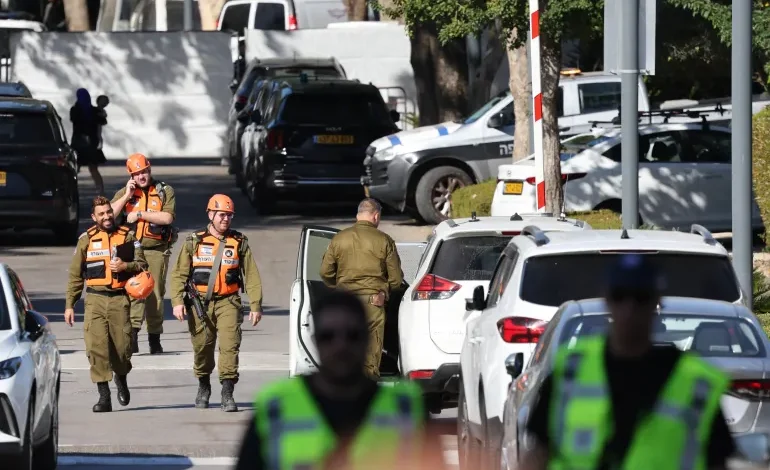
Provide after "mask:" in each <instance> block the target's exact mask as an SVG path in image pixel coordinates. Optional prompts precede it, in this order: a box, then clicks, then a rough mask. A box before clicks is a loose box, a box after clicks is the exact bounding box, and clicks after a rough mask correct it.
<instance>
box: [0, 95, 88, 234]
mask: <svg viewBox="0 0 770 470" xmlns="http://www.w3.org/2000/svg"><path fill="white" fill-rule="evenodd" d="M0 149H1V150H0V229H10V228H13V229H15V230H24V229H29V228H50V229H51V230H53V232H54V235H55V239H56V242H57V243H61V244H65V245H70V244H72V245H74V244H75V243H76V242H77V239H78V236H79V235H80V232H79V231H78V218H79V205H78V204H79V199H80V196H79V192H78V179H77V173H78V171H77V156H76V155H75V152H74V151H73V150H72V149H71V148H70V146H69V143H68V142H67V136H66V135H65V133H64V128H63V126H62V123H61V119H60V118H59V115H58V114H57V112H56V110H55V109H54V107H53V105H52V104H51V103H50V102H48V101H41V100H35V99H30V98H2V97H0Z"/></svg>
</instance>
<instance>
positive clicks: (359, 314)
mask: <svg viewBox="0 0 770 470" xmlns="http://www.w3.org/2000/svg"><path fill="white" fill-rule="evenodd" d="M335 308H336V309H340V310H345V311H347V312H350V314H351V316H353V317H355V319H356V321H357V322H360V324H361V325H366V310H365V309H364V304H363V303H361V300H360V299H359V298H358V297H356V296H355V295H353V294H351V293H350V292H347V291H343V290H334V291H332V292H329V293H327V294H326V295H323V296H322V297H321V298H320V299H318V302H317V303H316V305H315V307H314V308H313V309H312V311H311V315H312V316H313V324H314V325H317V324H318V319H319V318H320V317H321V316H322V315H323V312H324V311H325V310H331V309H335Z"/></svg>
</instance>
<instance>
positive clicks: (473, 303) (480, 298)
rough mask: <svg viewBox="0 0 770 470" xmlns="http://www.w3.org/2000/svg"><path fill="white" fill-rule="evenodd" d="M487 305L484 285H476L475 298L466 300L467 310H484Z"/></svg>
mask: <svg viewBox="0 0 770 470" xmlns="http://www.w3.org/2000/svg"><path fill="white" fill-rule="evenodd" d="M486 307H487V299H486V295H485V294H484V286H476V288H475V289H473V298H472V299H468V300H466V301H465V310H467V311H472V310H484V309H485V308H486Z"/></svg>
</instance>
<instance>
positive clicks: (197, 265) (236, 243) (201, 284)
mask: <svg viewBox="0 0 770 470" xmlns="http://www.w3.org/2000/svg"><path fill="white" fill-rule="evenodd" d="M241 240H243V238H242V236H241V234H240V232H236V231H235V230H230V232H229V233H228V234H227V235H226V236H225V251H224V253H222V263H221V264H220V265H219V270H218V271H217V272H216V273H215V275H216V276H217V280H216V281H215V282H214V286H213V292H212V294H213V295H216V296H225V295H231V294H237V293H238V291H239V290H240V288H241V285H242V280H241V260H240V249H241ZM220 243H222V242H221V241H220V240H219V239H218V238H217V237H215V236H214V235H212V234H211V233H209V231H208V229H204V230H200V231H198V232H195V234H194V235H193V245H192V264H191V265H190V268H191V273H190V276H191V279H192V281H193V284H195V287H196V288H197V289H198V292H199V293H201V294H202V295H206V291H207V290H208V286H209V277H210V276H211V269H212V268H213V267H214V258H215V257H216V255H217V250H218V249H219V244H220Z"/></svg>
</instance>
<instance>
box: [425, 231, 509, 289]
mask: <svg viewBox="0 0 770 470" xmlns="http://www.w3.org/2000/svg"><path fill="white" fill-rule="evenodd" d="M510 239H511V237H510V236H485V237H458V238H450V239H449V240H444V241H443V242H441V245H440V246H439V248H438V250H436V256H435V257H434V259H435V261H434V262H433V266H431V269H430V274H434V275H436V276H439V277H443V278H444V279H449V280H451V281H489V280H490V279H492V273H493V272H494V270H495V266H496V265H497V259H498V258H499V257H500V253H502V252H503V248H505V246H506V245H507V244H508V242H509V241H510Z"/></svg>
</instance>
